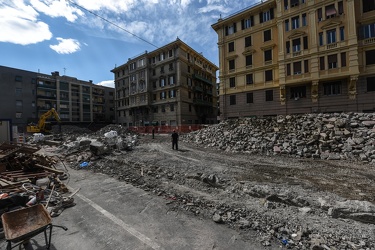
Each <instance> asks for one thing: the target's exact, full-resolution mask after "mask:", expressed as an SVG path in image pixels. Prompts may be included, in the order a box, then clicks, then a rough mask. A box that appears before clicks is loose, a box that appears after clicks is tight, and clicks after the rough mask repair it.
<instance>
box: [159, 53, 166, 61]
mask: <svg viewBox="0 0 375 250" xmlns="http://www.w3.org/2000/svg"><path fill="white" fill-rule="evenodd" d="M159 58H160V59H159V61H164V60H165V53H164V52H163V53H160V55H159Z"/></svg>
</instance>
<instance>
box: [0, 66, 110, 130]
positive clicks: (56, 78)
mask: <svg viewBox="0 0 375 250" xmlns="http://www.w3.org/2000/svg"><path fill="white" fill-rule="evenodd" d="M0 88H1V90H2V91H0V107H1V108H0V120H7V121H9V122H10V123H11V125H12V131H13V134H14V133H24V132H26V127H27V125H28V124H29V123H30V122H37V121H38V119H39V118H40V116H41V115H42V114H44V113H45V112H47V111H48V110H50V109H51V108H55V109H56V110H57V112H58V113H59V115H60V118H61V120H62V122H63V123H71V124H73V123H92V122H98V123H112V122H113V121H114V119H115V112H114V89H113V88H109V87H104V86H99V85H95V84H93V83H92V81H82V80H79V79H77V78H74V77H69V76H65V75H63V76H60V74H59V72H57V71H55V72H52V73H51V74H50V75H48V74H43V73H38V72H31V71H26V70H22V69H15V68H10V67H5V66H0Z"/></svg>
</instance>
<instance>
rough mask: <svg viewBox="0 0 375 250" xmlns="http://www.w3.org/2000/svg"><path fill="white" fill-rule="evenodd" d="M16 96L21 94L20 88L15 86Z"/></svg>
mask: <svg viewBox="0 0 375 250" xmlns="http://www.w3.org/2000/svg"><path fill="white" fill-rule="evenodd" d="M16 96H22V89H21V88H16Z"/></svg>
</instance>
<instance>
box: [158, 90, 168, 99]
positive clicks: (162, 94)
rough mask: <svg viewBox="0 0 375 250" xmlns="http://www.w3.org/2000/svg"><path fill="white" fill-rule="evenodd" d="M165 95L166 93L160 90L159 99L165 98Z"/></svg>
mask: <svg viewBox="0 0 375 250" xmlns="http://www.w3.org/2000/svg"><path fill="white" fill-rule="evenodd" d="M166 97H167V95H166V93H165V92H164V91H163V92H160V99H165V98H166Z"/></svg>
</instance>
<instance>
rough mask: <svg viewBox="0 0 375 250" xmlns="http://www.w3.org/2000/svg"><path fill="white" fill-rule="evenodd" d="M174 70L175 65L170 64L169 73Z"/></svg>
mask: <svg viewBox="0 0 375 250" xmlns="http://www.w3.org/2000/svg"><path fill="white" fill-rule="evenodd" d="M172 70H173V63H170V64H169V71H172Z"/></svg>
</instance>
